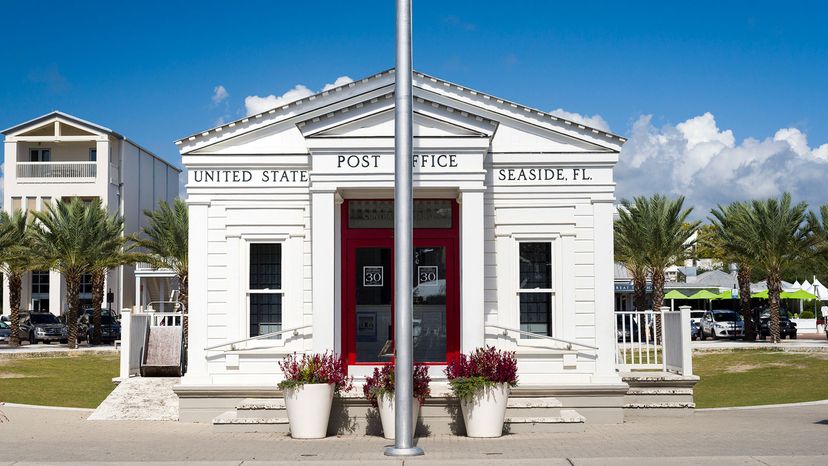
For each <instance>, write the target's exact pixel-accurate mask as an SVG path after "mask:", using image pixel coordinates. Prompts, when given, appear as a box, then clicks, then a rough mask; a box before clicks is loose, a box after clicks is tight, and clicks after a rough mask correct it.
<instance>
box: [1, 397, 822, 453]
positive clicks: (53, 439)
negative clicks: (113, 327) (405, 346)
mask: <svg viewBox="0 0 828 466" xmlns="http://www.w3.org/2000/svg"><path fill="white" fill-rule="evenodd" d="M2 410H3V411H4V412H5V413H6V415H7V416H8V418H9V421H7V422H5V423H2V424H0V463H2V462H4V461H6V462H11V461H19V462H32V463H38V464H44V463H48V462H55V461H75V462H78V464H81V463H85V464H88V463H90V462H96V461H103V462H129V461H149V462H174V463H181V462H198V461H202V462H210V463H211V464H234V465H239V464H242V463H244V464H265V463H257V462H273V461H276V462H284V463H285V464H289V463H295V462H307V464H314V463H316V464H320V463H324V462H335V463H337V464H340V463H341V464H349V463H350V464H358V463H359V464H365V463H375V462H386V463H396V464H400V463H401V462H400V461H393V460H388V459H386V458H384V457H383V456H382V450H383V447H384V446H386V445H388V444H389V442H388V441H386V440H384V439H381V438H374V437H339V438H337V437H332V438H327V439H324V440H305V441H300V440H293V439H290V438H289V437H286V436H284V435H281V434H264V433H262V434H240V433H216V432H213V431H212V427H211V426H210V425H206V424H186V423H177V422H153V421H94V422H93V421H85V420H84V419H85V417H86V416H88V413H85V412H78V411H54V410H42V409H33V408H18V407H8V406H6V407H2ZM826 439H828V405H812V406H802V407H793V408H792V407H785V408H772V409H761V410H739V411H711V412H699V413H695V414H694V415H691V416H687V417H675V418H636V419H631V420H629V421H628V422H627V423H625V424H623V425H588V426H587V429H586V432H583V433H561V434H521V435H509V436H505V437H503V438H499V439H468V438H464V437H453V436H438V437H430V438H423V439H419V440H418V445H419V446H421V447H423V448H424V449H425V451H426V456H424V457H422V458H416V459H410V460H407V461H405V462H406V463H411V464H414V463H423V464H426V463H431V464H468V463H469V462H470V461H473V462H474V463H475V465H478V464H507V463H508V464H549V465H555V464H576V465H578V464H584V465H591V464H699V463H716V464H780V465H781V464H828V456H825V455H828V442H826ZM31 440H37V441H31ZM16 464H20V463H16Z"/></svg>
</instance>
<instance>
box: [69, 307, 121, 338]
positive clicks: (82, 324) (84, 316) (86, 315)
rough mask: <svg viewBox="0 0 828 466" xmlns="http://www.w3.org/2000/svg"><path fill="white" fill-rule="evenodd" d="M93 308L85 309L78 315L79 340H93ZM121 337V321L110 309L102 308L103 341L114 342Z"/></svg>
mask: <svg viewBox="0 0 828 466" xmlns="http://www.w3.org/2000/svg"><path fill="white" fill-rule="evenodd" d="M92 331H93V327H92V309H84V310H83V311H82V312H81V315H80V317H78V340H81V341H82V340H86V341H92ZM120 339H121V323H120V322H118V319H117V316H116V314H115V313H114V312H112V310H110V309H101V341H102V342H104V343H112V342H114V341H115V340H120Z"/></svg>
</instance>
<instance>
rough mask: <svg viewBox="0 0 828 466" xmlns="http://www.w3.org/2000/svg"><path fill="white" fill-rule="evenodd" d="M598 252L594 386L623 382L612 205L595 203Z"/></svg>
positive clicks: (595, 235) (596, 258) (596, 266)
mask: <svg viewBox="0 0 828 466" xmlns="http://www.w3.org/2000/svg"><path fill="white" fill-rule="evenodd" d="M592 215H593V244H594V248H595V345H596V346H597V347H598V352H597V353H598V354H597V356H598V357H597V359H596V360H595V374H594V375H593V377H592V380H593V382H598V383H600V382H605V383H611V382H620V381H621V378H620V376H619V375H618V372H616V370H615V315H614V312H615V310H614V309H613V307H614V306H615V302H614V266H615V259H614V257H613V254H614V247H613V231H612V201H611V200H606V201H604V200H601V201H593V203H592Z"/></svg>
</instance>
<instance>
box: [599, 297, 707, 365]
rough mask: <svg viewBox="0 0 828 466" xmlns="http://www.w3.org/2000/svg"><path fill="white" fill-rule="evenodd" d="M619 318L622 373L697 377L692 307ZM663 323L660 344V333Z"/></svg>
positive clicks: (629, 313)
mask: <svg viewBox="0 0 828 466" xmlns="http://www.w3.org/2000/svg"><path fill="white" fill-rule="evenodd" d="M615 315H616V318H615V319H616V321H615V327H616V336H617V338H616V352H615V362H616V366H617V367H618V370H620V371H624V372H626V371H640V370H651V371H653V370H654V371H665V372H675V373H678V374H681V375H692V374H693V361H692V355H693V349H692V347H691V344H690V342H691V340H692V338H691V335H690V331H691V329H690V306H682V307H680V308H679V310H678V311H670V308H668V307H662V308H661V310H659V311H653V310H646V311H623V312H616V313H615ZM658 317H660V319H659V318H658ZM659 321H660V325H661V339H660V340H659V339H658V338H657V332H656V325H658V324H659Z"/></svg>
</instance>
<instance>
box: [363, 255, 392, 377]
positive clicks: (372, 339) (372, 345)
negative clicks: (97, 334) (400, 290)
mask: <svg viewBox="0 0 828 466" xmlns="http://www.w3.org/2000/svg"><path fill="white" fill-rule="evenodd" d="M355 253H356V254H355V256H356V257H355V259H356V260H355V264H354V265H355V267H356V269H355V270H354V274H355V275H354V277H356V290H355V291H356V301H355V313H356V315H355V320H354V322H355V325H356V329H355V330H356V362H358V363H359V362H387V361H390V360H391V357H392V351H393V348H392V347H391V343H390V340H391V336H392V335H393V328H392V325H393V320H392V313H391V304H392V296H393V294H392V290H393V288H392V287H393V285H394V283H393V280H392V275H391V257H392V253H391V248H388V247H358V248H356V251H355Z"/></svg>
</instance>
